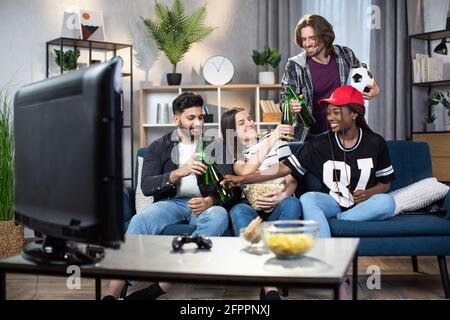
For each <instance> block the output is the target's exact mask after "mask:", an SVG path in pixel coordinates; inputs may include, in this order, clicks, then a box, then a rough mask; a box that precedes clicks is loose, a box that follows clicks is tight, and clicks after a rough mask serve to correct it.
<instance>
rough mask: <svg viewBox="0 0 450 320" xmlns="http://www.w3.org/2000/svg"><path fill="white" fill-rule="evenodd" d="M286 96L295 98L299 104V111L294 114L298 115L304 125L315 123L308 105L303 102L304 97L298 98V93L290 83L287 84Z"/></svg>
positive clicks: (309, 126) (310, 125)
mask: <svg viewBox="0 0 450 320" xmlns="http://www.w3.org/2000/svg"><path fill="white" fill-rule="evenodd" d="M287 96H288V97H289V99H292V100H297V101H298V102H299V103H300V104H301V106H302V109H301V110H300V112H297V113H296V115H298V116H299V117H300V121H301V122H302V123H303V125H304V126H305V127H308V128H311V127H312V126H314V124H315V123H316V119H314V116H313V115H312V114H311V112H309V110H308V107H307V106H306V104H305V100H304V99H300V97H299V95H298V94H297V93H296V92H295V91H294V89H292V86H291V85H289V84H288V85H287Z"/></svg>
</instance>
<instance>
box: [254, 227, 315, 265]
mask: <svg viewBox="0 0 450 320" xmlns="http://www.w3.org/2000/svg"><path fill="white" fill-rule="evenodd" d="M319 228H320V226H319V224H318V223H317V222H316V221H313V220H278V221H267V222H263V223H262V226H261V231H262V238H263V240H264V243H265V245H266V247H267V248H269V249H270V251H272V252H273V253H274V254H275V255H276V256H277V258H279V259H295V258H298V257H300V256H301V255H302V254H304V253H306V252H308V251H309V250H310V249H311V248H312V247H313V246H314V244H315V242H316V237H317V232H318V231H319Z"/></svg>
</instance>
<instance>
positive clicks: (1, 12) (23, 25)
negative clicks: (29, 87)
mask: <svg viewBox="0 0 450 320" xmlns="http://www.w3.org/2000/svg"><path fill="white" fill-rule="evenodd" d="M160 2H161V3H163V4H167V5H169V6H171V5H172V3H173V1H172V0H161V1H160ZM256 2H257V0H245V1H244V0H226V1H222V0H185V1H184V3H185V7H186V11H187V13H189V14H190V13H191V12H192V11H193V9H194V8H197V7H199V6H201V5H203V4H204V3H207V10H208V11H207V17H206V24H207V25H210V26H214V27H217V29H216V30H215V31H213V33H212V34H211V35H210V36H209V37H208V38H206V39H205V40H203V41H202V42H200V43H196V44H194V45H193V46H192V49H191V50H190V52H188V53H187V54H186V55H185V57H184V59H183V60H182V61H181V63H179V65H178V68H177V71H178V72H181V73H182V74H183V81H182V83H183V84H193V83H195V84H203V83H205V82H204V79H203V77H202V76H201V65H202V63H203V62H204V61H205V60H206V59H207V58H208V57H210V56H212V55H216V54H222V55H225V56H227V57H229V58H230V59H231V61H232V62H233V64H234V67H235V75H234V78H233V81H232V82H233V83H249V82H255V81H256V79H257V69H256V66H255V65H254V64H253V62H252V60H251V57H250V54H251V52H252V49H254V48H256V45H257V39H256V35H257V10H256V6H257V3H256ZM73 6H76V7H80V8H85V9H88V8H90V9H96V10H101V11H103V18H104V23H105V41H110V42H120V43H128V44H132V45H133V47H134V57H133V59H134V69H133V72H134V79H133V86H134V94H133V97H134V110H133V119H134V121H135V126H134V127H135V128H134V141H135V150H136V148H137V147H138V142H139V137H138V134H139V125H138V124H139V92H138V90H139V87H140V83H141V82H142V81H150V82H152V83H153V84H154V85H160V84H166V79H165V74H166V73H167V72H171V70H172V67H171V65H170V62H169V61H168V60H167V58H166V57H165V56H164V54H162V53H161V54H160V52H159V51H158V50H157V48H156V46H155V45H154V43H153V41H152V40H149V38H148V37H147V36H146V32H145V29H144V26H143V24H142V21H141V19H140V16H143V17H145V18H153V17H154V12H153V6H154V1H151V0H133V1H130V0H96V1H87V0H0V39H2V43H3V46H2V48H1V49H0V67H1V69H0V70H1V72H0V87H1V86H3V85H4V84H6V83H10V82H12V84H13V86H14V87H15V88H16V89H17V88H18V87H20V86H21V85H24V84H27V83H31V82H34V81H38V80H42V79H44V78H45V43H46V41H48V40H51V39H54V38H58V37H59V36H60V32H61V24H62V18H63V13H64V11H65V10H67V9H69V8H71V7H73ZM122 54H123V51H122V52H121V55H122ZM122 57H123V58H124V60H125V65H128V64H129V55H127V54H123V55H122ZM80 59H81V58H80ZM51 62H52V63H53V61H51ZM53 65H54V67H55V66H56V65H55V64H54V63H53ZM128 88H129V86H125V83H124V90H128ZM128 94H129V93H128ZM127 100H128V99H127ZM125 115H127V112H125ZM127 119H128V117H126V120H127ZM125 139H127V140H128V139H129V137H125ZM128 141H129V140H128ZM126 145H127V143H124V148H127V147H126ZM124 151H125V152H127V153H125V154H126V155H128V149H124ZM124 161H125V172H126V173H128V172H130V169H128V168H130V163H129V157H124Z"/></svg>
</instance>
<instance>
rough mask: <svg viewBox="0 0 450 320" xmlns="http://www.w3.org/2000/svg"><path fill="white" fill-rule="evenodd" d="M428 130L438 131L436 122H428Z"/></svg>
mask: <svg viewBox="0 0 450 320" xmlns="http://www.w3.org/2000/svg"><path fill="white" fill-rule="evenodd" d="M426 127H427V132H433V131H436V124H435V123H427V124H426Z"/></svg>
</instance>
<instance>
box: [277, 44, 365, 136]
mask: <svg viewBox="0 0 450 320" xmlns="http://www.w3.org/2000/svg"><path fill="white" fill-rule="evenodd" d="M333 49H334V53H335V54H336V63H337V65H338V68H339V76H340V79H341V85H345V84H346V82H347V78H348V75H349V73H350V69H352V68H358V67H360V66H361V63H360V62H359V60H358V58H356V57H355V54H354V53H353V51H352V50H351V49H350V48H347V47H341V46H337V45H335V46H333ZM288 84H289V85H291V86H292V88H293V89H294V90H295V91H296V92H297V93H299V94H302V95H303V96H304V98H305V104H306V106H307V107H308V109H309V111H311V112H312V108H313V94H314V88H313V84H312V77H311V73H310V70H309V66H308V64H307V63H306V53H305V51H303V52H302V53H300V54H299V55H296V56H295V57H292V58H289V60H288V62H287V64H286V67H285V70H284V74H283V80H282V81H281V86H282V89H281V98H283V97H284V96H285V95H286V91H287V85H288ZM308 132H309V128H305V127H303V125H302V124H301V123H300V124H297V126H296V128H295V135H294V136H295V137H296V138H297V139H299V140H300V141H302V142H303V141H305V138H306V136H307V134H308Z"/></svg>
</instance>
